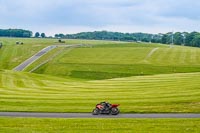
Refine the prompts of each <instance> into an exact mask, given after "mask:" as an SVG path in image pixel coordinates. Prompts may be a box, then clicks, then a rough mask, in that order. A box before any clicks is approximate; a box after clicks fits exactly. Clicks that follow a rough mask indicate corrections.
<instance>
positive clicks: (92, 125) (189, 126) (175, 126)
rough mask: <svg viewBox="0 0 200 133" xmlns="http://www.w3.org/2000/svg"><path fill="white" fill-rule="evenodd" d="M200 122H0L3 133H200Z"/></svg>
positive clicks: (33, 119) (104, 120) (20, 120)
mask: <svg viewBox="0 0 200 133" xmlns="http://www.w3.org/2000/svg"><path fill="white" fill-rule="evenodd" d="M199 123H200V119H46V118H44V119H38V118H37V119H36V118H0V126H1V128H0V132H9V133H16V132H23V133H30V132H37V133H40V132H41V133H44V132H48V133H54V132H59V133H63V132H73V133H79V132H80V133H83V132H87V133H93V132H96V133H102V132H109V133H115V132H120V133H133V132H137V133H146V132H148V133H161V132H162V133H169V132H170V133H177V132H178V133H198V132H199V130H200V127H199Z"/></svg>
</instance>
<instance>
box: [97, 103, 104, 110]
mask: <svg viewBox="0 0 200 133" xmlns="http://www.w3.org/2000/svg"><path fill="white" fill-rule="evenodd" d="M96 107H97V108H98V109H103V108H104V107H103V105H101V104H97V105H96Z"/></svg>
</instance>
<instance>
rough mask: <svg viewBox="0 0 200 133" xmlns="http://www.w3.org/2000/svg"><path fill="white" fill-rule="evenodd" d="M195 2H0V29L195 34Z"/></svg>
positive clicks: (196, 3) (8, 0)
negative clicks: (185, 32)
mask: <svg viewBox="0 0 200 133" xmlns="http://www.w3.org/2000/svg"><path fill="white" fill-rule="evenodd" d="M199 6H200V1H198V0H190V1H189V0H182V1H174V0H154V1H152V0H17V1H13V0H0V13H1V20H0V25H1V27H5V28H6V27H7V28H15V27H20V28H28V29H30V30H34V31H35V30H36V31H37V30H38V31H39V30H41V32H42V30H43V32H48V33H47V34H51V35H53V34H54V33H60V32H63V33H74V32H79V31H91V30H111V31H122V32H137V31H138V32H139V31H141V32H168V31H171V30H173V29H174V30H180V31H194V30H196V31H199V30H200V27H199V26H198V23H199V22H200V16H199V12H200V9H199Z"/></svg>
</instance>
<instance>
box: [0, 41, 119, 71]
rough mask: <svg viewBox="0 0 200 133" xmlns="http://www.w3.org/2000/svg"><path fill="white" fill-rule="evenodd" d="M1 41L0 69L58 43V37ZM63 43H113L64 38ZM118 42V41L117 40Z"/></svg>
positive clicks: (10, 66)
mask: <svg viewBox="0 0 200 133" xmlns="http://www.w3.org/2000/svg"><path fill="white" fill-rule="evenodd" d="M17 41H19V42H23V43H24V44H23V45H16V42H17ZM0 42H2V43H3V47H2V49H0V69H12V68H14V67H15V66H17V65H19V64H20V63H22V62H23V61H24V60H26V59H28V58H29V57H31V56H32V55H34V54H35V53H36V52H38V51H39V50H41V49H42V48H44V47H46V46H49V45H54V44H59V43H58V39H42V38H39V39H38V38H0ZM65 42H66V43H65V44H80V43H83V44H96V45H98V44H113V43H116V42H109V41H88V40H65ZM119 43H120V42H119Z"/></svg>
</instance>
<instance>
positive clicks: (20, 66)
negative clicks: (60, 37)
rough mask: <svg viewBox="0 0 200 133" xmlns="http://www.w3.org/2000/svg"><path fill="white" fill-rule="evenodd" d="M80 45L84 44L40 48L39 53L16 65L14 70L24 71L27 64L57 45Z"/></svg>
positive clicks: (75, 45)
mask: <svg viewBox="0 0 200 133" xmlns="http://www.w3.org/2000/svg"><path fill="white" fill-rule="evenodd" d="M79 46H83V45H82V44H74V45H51V46H48V47H46V48H44V49H42V50H40V51H39V52H38V53H36V54H35V55H33V56H32V57H30V58H29V59H27V60H25V61H24V62H22V63H21V64H20V65H18V66H17V67H15V68H14V69H13V70H14V71H22V70H24V69H25V68H26V67H27V66H29V65H30V64H32V63H33V62H35V61H36V60H37V59H39V58H40V57H42V56H43V55H44V54H46V53H47V52H49V51H51V50H53V49H54V48H56V47H79Z"/></svg>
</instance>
